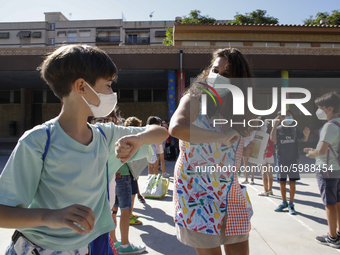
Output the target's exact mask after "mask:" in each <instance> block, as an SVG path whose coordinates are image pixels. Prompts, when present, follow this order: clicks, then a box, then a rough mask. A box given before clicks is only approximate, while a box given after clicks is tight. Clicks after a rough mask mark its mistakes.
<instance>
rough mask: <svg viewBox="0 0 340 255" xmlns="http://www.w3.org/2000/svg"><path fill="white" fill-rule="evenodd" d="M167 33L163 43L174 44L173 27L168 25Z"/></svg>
mask: <svg viewBox="0 0 340 255" xmlns="http://www.w3.org/2000/svg"><path fill="white" fill-rule="evenodd" d="M165 35H166V38H165V39H164V40H163V44H165V45H166V46H172V45H173V44H174V42H173V36H174V32H173V28H172V27H167V28H166V33H165Z"/></svg>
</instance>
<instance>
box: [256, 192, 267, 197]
mask: <svg viewBox="0 0 340 255" xmlns="http://www.w3.org/2000/svg"><path fill="white" fill-rule="evenodd" d="M257 195H258V196H262V197H268V196H269V192H265V191H262V192H260V193H258V194H257Z"/></svg>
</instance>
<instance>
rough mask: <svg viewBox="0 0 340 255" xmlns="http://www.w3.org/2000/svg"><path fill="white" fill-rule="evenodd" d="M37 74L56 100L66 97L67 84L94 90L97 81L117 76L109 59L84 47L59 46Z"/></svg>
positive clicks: (68, 87)
mask: <svg viewBox="0 0 340 255" xmlns="http://www.w3.org/2000/svg"><path fill="white" fill-rule="evenodd" d="M38 70H39V71H40V73H41V77H42V78H43V79H44V80H45V81H46V82H47V84H48V85H49V86H50V87H51V89H52V91H53V92H54V94H55V95H56V96H57V97H58V98H60V99H62V98H63V97H65V96H68V95H69V94H70V92H71V90H72V89H71V84H72V83H73V82H75V81H76V80H77V79H79V78H83V79H84V80H85V81H86V82H87V83H88V84H89V85H91V86H94V85H95V83H96V81H97V80H98V79H99V78H103V79H112V80H116V79H117V75H118V70H117V67H116V65H115V64H114V63H113V62H112V60H111V58H110V57H109V56H108V55H107V54H106V53H105V52H104V51H102V50H101V49H99V48H97V47H94V46H88V45H66V46H61V47H59V48H58V49H56V50H55V51H54V52H52V53H51V54H49V55H48V56H47V57H46V58H45V60H44V62H43V63H42V64H41V65H40V66H39V67H38Z"/></svg>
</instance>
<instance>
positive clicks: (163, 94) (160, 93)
mask: <svg viewBox="0 0 340 255" xmlns="http://www.w3.org/2000/svg"><path fill="white" fill-rule="evenodd" d="M152 92H153V96H152V99H153V102H167V100H168V90H167V89H153V90H152Z"/></svg>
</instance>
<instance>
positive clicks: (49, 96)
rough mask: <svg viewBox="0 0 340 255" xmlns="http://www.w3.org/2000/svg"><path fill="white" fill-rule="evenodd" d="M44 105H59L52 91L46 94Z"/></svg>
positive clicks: (58, 100)
mask: <svg viewBox="0 0 340 255" xmlns="http://www.w3.org/2000/svg"><path fill="white" fill-rule="evenodd" d="M46 103H50V104H56V103H60V99H59V98H58V97H57V96H56V95H54V93H53V91H51V90H48V91H47V94H46Z"/></svg>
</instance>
